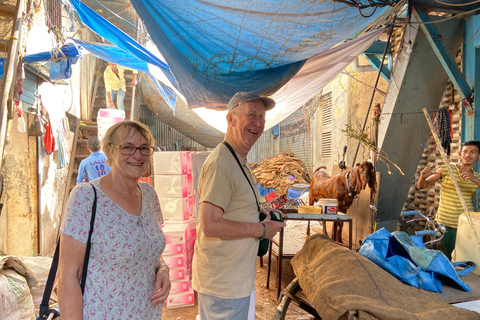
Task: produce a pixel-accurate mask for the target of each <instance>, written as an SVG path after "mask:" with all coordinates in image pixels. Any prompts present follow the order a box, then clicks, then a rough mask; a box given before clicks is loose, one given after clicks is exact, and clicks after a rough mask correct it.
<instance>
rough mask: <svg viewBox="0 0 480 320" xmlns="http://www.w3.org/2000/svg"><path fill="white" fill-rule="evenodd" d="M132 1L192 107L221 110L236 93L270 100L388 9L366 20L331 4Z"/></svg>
mask: <svg viewBox="0 0 480 320" xmlns="http://www.w3.org/2000/svg"><path fill="white" fill-rule="evenodd" d="M131 3H132V5H133V6H134V8H135V10H136V11H137V13H138V14H139V16H140V17H141V19H142V20H143V22H144V23H145V25H146V27H147V30H148V32H149V34H150V36H151V37H152V40H153V41H154V42H155V44H156V45H157V47H158V49H159V51H160V52H161V53H162V55H163V57H164V58H165V59H166V61H167V62H168V65H169V66H170V68H171V70H172V72H173V74H174V75H175V78H176V79H177V81H178V85H179V88H180V91H181V92H182V93H183V95H184V96H185V98H186V100H187V102H188V105H189V107H190V108H197V107H208V108H213V109H224V108H225V107H226V104H227V103H228V101H229V99H230V97H231V96H233V95H234V94H235V93H236V92H237V91H250V90H256V91H259V92H260V93H261V94H264V95H273V94H274V93H275V92H276V91H277V90H279V89H280V88H282V87H283V86H284V85H286V84H287V83H288V81H289V80H290V79H291V78H293V77H294V76H295V75H296V74H297V72H299V70H300V69H301V68H302V66H303V65H304V64H305V63H306V61H307V60H308V59H309V58H311V57H314V56H315V55H318V54H320V53H322V52H325V51H327V50H328V49H330V48H332V47H333V46H334V45H336V44H338V43H341V42H342V41H344V40H345V39H348V38H349V37H351V36H353V35H355V34H357V33H358V32H359V31H361V30H362V29H364V28H365V27H367V26H368V25H369V24H370V23H371V22H372V21H374V20H375V19H376V18H378V17H379V16H381V15H382V14H383V13H385V12H386V10H387V9H388V7H384V8H380V9H378V10H377V11H376V12H375V13H374V14H373V15H372V16H371V17H368V18H364V17H362V16H361V15H360V14H359V12H358V10H357V9H356V8H354V7H351V6H348V5H346V4H342V3H339V2H333V1H318V2H317V1H301V0H284V1H273V0H256V1H251V0H235V1H233V0H189V1H178V0H163V1H156V0H132V1H131ZM318 90H319V89H318ZM307 101H308V100H307ZM300 106H301V105H297V106H296V107H297V108H298V107H300Z"/></svg>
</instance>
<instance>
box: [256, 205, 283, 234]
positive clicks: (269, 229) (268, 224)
mask: <svg viewBox="0 0 480 320" xmlns="http://www.w3.org/2000/svg"><path fill="white" fill-rule="evenodd" d="M261 210H262V213H264V214H265V215H266V216H267V217H266V218H265V219H264V220H263V221H262V222H263V223H264V224H265V239H273V237H275V235H276V234H277V233H278V232H280V231H281V230H282V228H285V226H286V225H287V224H286V223H285V222H279V221H272V217H271V216H270V211H274V212H278V213H279V214H280V215H281V216H282V219H283V213H282V211H280V210H278V209H273V208H263V209H261Z"/></svg>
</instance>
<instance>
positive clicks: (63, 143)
mask: <svg viewBox="0 0 480 320" xmlns="http://www.w3.org/2000/svg"><path fill="white" fill-rule="evenodd" d="M55 125H56V127H57V146H58V152H57V169H61V168H63V167H65V166H67V164H68V162H69V160H68V159H69V156H68V147H67V146H68V144H67V132H66V130H65V123H64V121H63V119H62V120H59V121H56V122H55Z"/></svg>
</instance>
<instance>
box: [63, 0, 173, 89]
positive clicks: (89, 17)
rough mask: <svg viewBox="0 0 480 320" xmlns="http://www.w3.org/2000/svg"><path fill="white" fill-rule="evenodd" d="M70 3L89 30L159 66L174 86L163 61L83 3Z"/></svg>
mask: <svg viewBox="0 0 480 320" xmlns="http://www.w3.org/2000/svg"><path fill="white" fill-rule="evenodd" d="M70 3H71V4H72V7H73V8H74V9H75V11H76V12H77V13H78V15H79V17H80V20H81V21H82V22H83V23H84V24H86V25H87V26H88V27H89V28H90V29H91V30H93V31H94V32H96V33H97V34H99V35H100V36H102V37H103V38H105V39H107V40H108V41H110V42H111V43H112V44H113V45H115V46H116V47H118V48H120V49H122V50H123V51H126V52H129V53H131V54H132V55H134V56H136V57H137V58H138V59H139V60H141V61H143V62H145V63H149V64H152V65H155V66H157V67H159V68H160V69H161V70H162V71H163V72H164V74H165V76H166V77H167V78H168V79H169V80H170V82H171V83H172V84H173V85H175V86H176V80H175V78H174V77H173V75H172V74H171V72H170V68H169V66H168V65H167V64H166V63H165V62H163V61H162V60H160V59H159V58H158V57H157V56H155V55H154V54H152V53H151V52H149V51H148V50H147V49H145V48H144V47H143V46H142V45H140V44H139V43H138V42H137V41H135V40H134V39H132V38H131V37H130V36H129V35H127V34H126V33H125V32H123V31H122V30H120V29H118V28H117V27H115V26H114V25H113V24H111V23H110V22H109V21H108V20H106V19H104V18H103V17H102V16H100V15H99V14H98V13H96V12H95V11H94V10H92V9H90V8H89V7H88V6H86V5H85V4H84V3H82V2H80V1H78V0H70Z"/></svg>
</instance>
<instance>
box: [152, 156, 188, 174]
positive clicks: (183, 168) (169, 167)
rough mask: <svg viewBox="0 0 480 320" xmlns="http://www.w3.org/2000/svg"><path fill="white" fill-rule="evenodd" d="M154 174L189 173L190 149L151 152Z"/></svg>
mask: <svg viewBox="0 0 480 320" xmlns="http://www.w3.org/2000/svg"><path fill="white" fill-rule="evenodd" d="M153 172H154V174H191V173H192V152H191V151H160V152H155V153H154V154H153Z"/></svg>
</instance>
